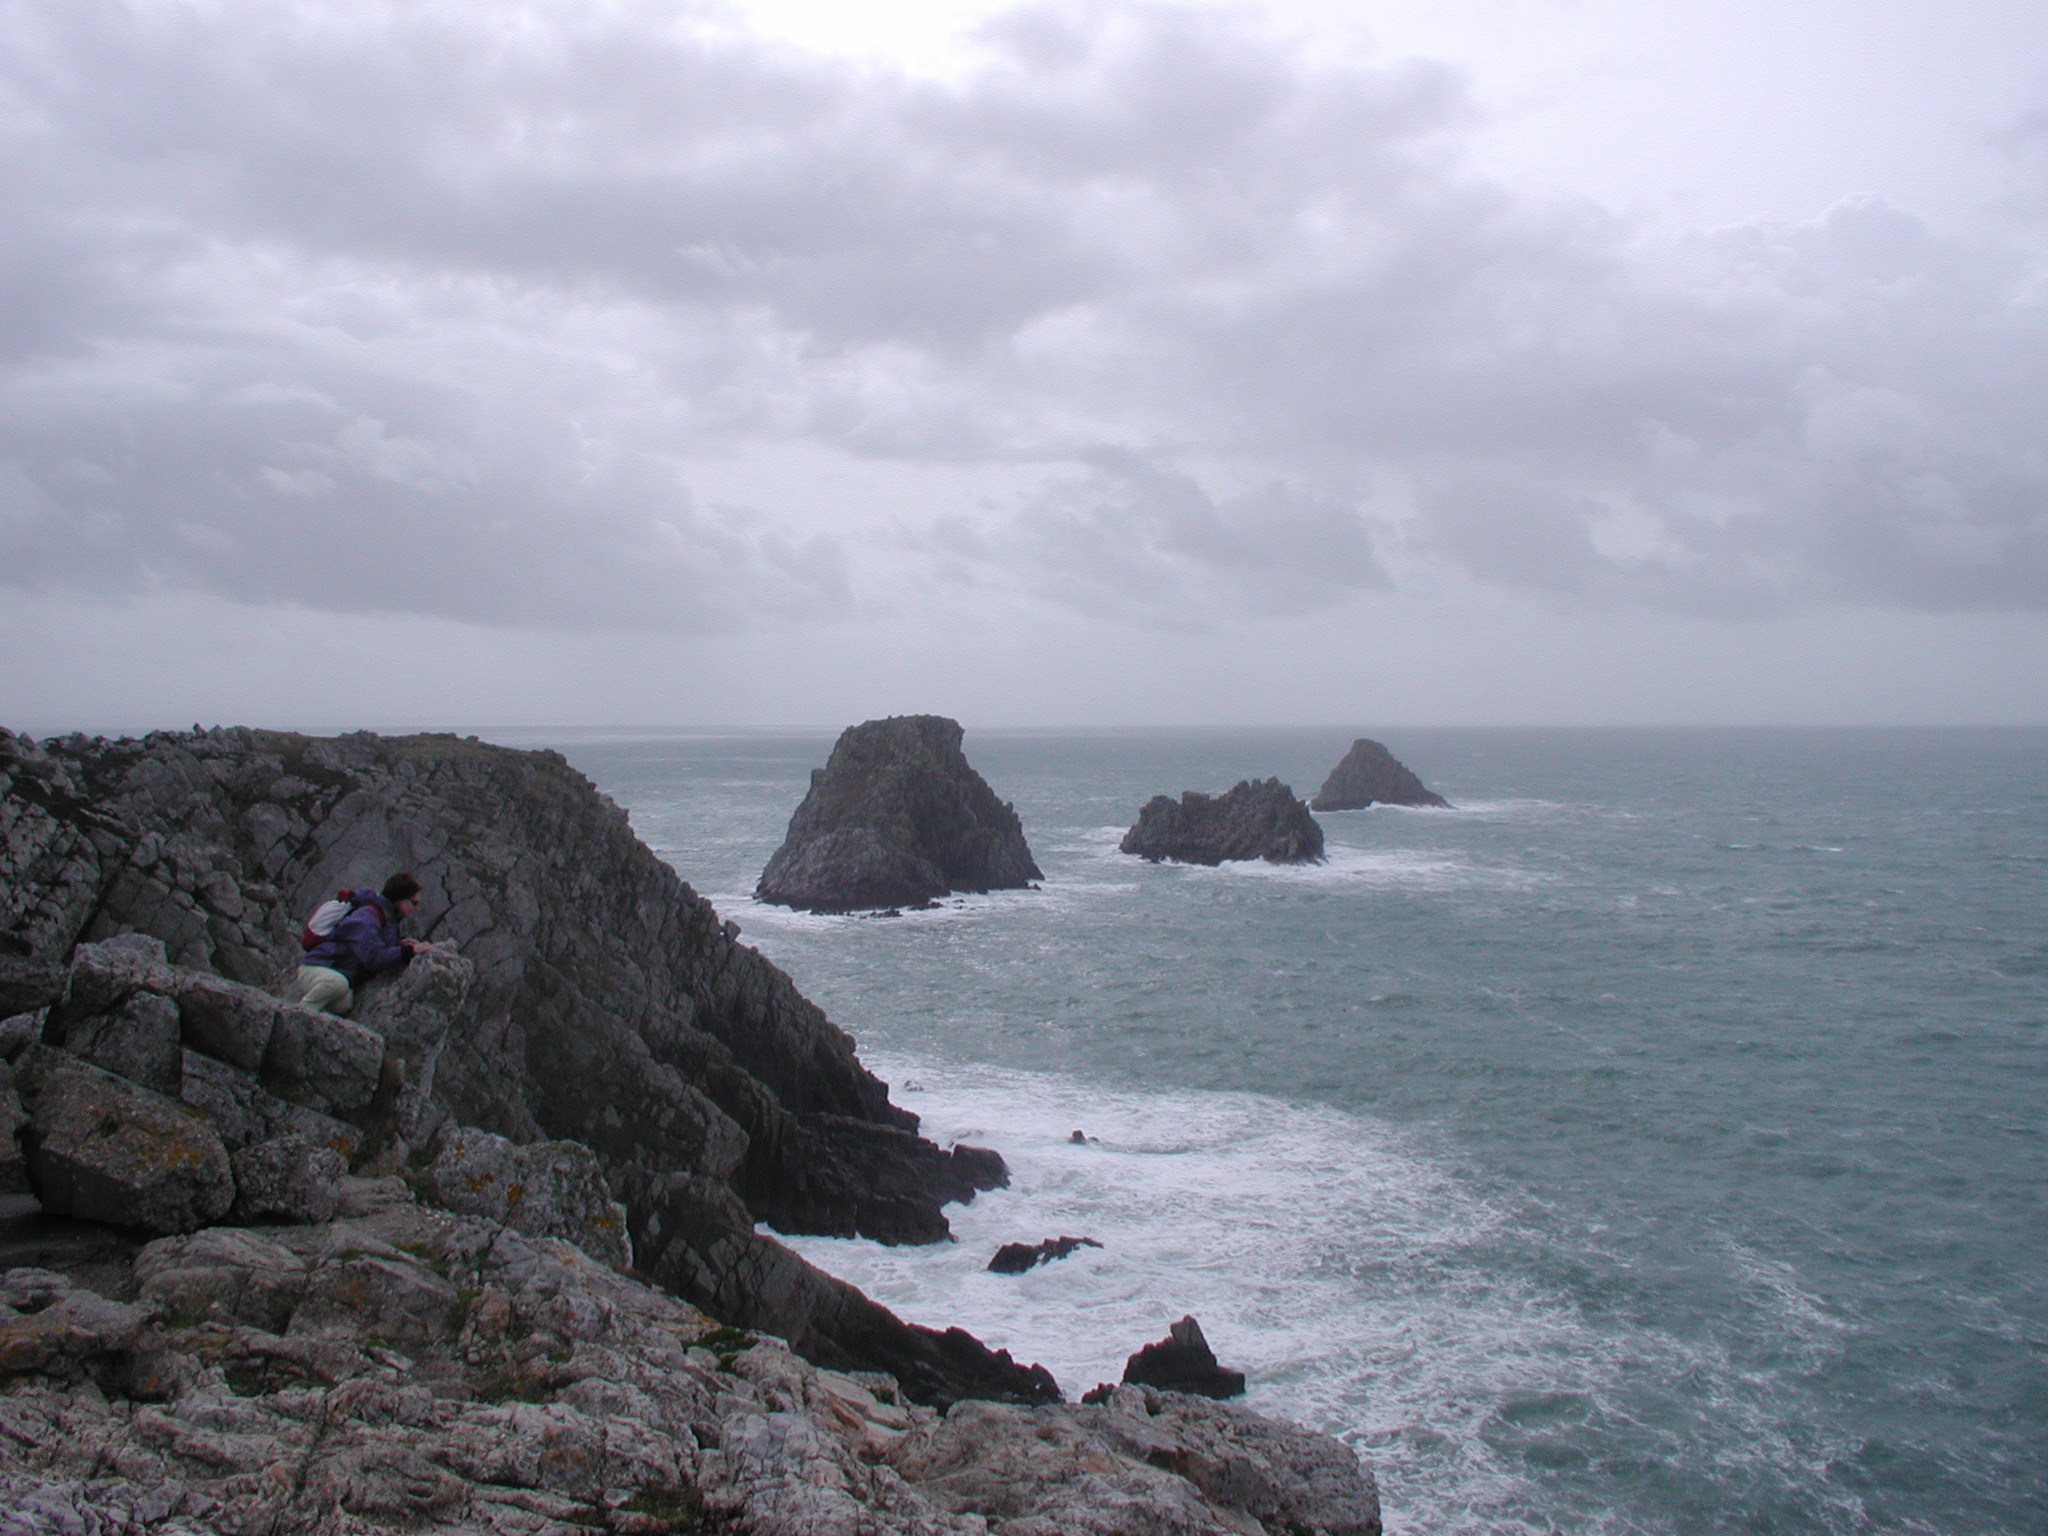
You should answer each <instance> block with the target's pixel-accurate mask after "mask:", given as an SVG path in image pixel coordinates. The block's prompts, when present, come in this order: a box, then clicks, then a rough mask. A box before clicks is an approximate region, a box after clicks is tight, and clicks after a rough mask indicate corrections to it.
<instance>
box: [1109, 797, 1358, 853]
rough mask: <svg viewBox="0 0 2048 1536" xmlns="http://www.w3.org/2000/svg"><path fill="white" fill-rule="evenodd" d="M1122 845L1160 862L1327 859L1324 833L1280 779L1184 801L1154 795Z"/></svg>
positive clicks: (1125, 835)
mask: <svg viewBox="0 0 2048 1536" xmlns="http://www.w3.org/2000/svg"><path fill="white" fill-rule="evenodd" d="M1117 847H1118V850H1119V851H1120V852H1123V853H1134V854H1136V855H1137V856H1138V857H1139V858H1141V859H1149V860H1151V861H1152V862H1153V863H1155V864H1156V863H1158V862H1159V861H1160V860H1161V859H1175V860H1178V861H1180V862H1181V863H1184V864H1221V863H1222V862H1223V861H1224V860H1226V859H1264V860H1266V861H1267V862H1268V863H1270V864H1313V863H1315V862H1316V861H1318V860H1320V859H1321V858H1322V856H1323V829H1322V828H1321V827H1319V826H1317V825H1316V819H1315V817H1313V816H1311V815H1309V813H1308V807H1307V806H1305V805H1303V804H1302V803H1301V802H1300V801H1299V800H1297V799H1295V797H1294V791H1293V790H1292V789H1290V788H1289V787H1288V786H1287V785H1285V784H1282V783H1281V782H1280V781H1279V780H1278V779H1259V780H1256V781H1253V780H1240V781H1239V782H1238V783H1237V784H1236V785H1235V786H1233V787H1232V788H1231V789H1230V790H1229V791H1228V792H1227V793H1225V794H1221V795H1204V794H1200V793H1197V792H1196V791H1194V790H1192V789H1191V790H1188V791H1187V792H1186V793H1184V794H1183V795H1182V796H1181V797H1180V799H1178V800H1173V799H1170V798H1169V797H1167V796H1165V795H1154V796H1153V797H1152V798H1151V800H1149V801H1148V802H1147V803H1146V805H1145V807H1144V809H1143V810H1141V811H1139V812H1138V820H1137V823H1136V824H1135V825H1134V826H1133V827H1132V828H1131V829H1130V831H1128V832H1126V833H1125V834H1124V838H1123V841H1122V842H1121V843H1119V844H1118V845H1117Z"/></svg>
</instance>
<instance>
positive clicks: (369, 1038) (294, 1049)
mask: <svg viewBox="0 0 2048 1536" xmlns="http://www.w3.org/2000/svg"><path fill="white" fill-rule="evenodd" d="M383 1068H384V1040H383V1037H382V1036H381V1035H379V1034H378V1033H377V1032H376V1031H375V1030H372V1029H366V1028H364V1027H363V1026H362V1025H360V1024H357V1023H355V1022H354V1021H353V1020H350V1019H343V1018H337V1017H336V1016H335V1015H333V1014H331V1013H315V1012H314V1011H313V1010H312V1009H310V1008H301V1007H299V1006H298V1005H297V1004H296V1003H285V1004H281V1005H280V1006H279V1008H278V1010H277V1014H276V1022H275V1023H274V1024H273V1025H272V1027H271V1031H270V1043H269V1045H268V1047H267V1048H266V1049H265V1051H264V1053H263V1074H262V1075H263V1084H264V1086H265V1087H267V1088H268V1089H270V1091H271V1092H272V1093H274V1094H276V1095H277V1096H278V1097H279V1098H283V1099H289V1100H290V1101H291V1102H292V1103H294V1104H303V1105H305V1106H306V1107H307V1108H308V1109H317V1110H320V1111H321V1112H323V1113H328V1114H334V1113H341V1114H346V1113H347V1112H348V1111H350V1110H352V1109H361V1108H362V1107H363V1106H364V1105H366V1104H368V1103H369V1102H370V1100H371V1099H373V1098H375V1097H376V1094H377V1085H378V1082H379V1080H380V1078H381V1076H382V1073H383Z"/></svg>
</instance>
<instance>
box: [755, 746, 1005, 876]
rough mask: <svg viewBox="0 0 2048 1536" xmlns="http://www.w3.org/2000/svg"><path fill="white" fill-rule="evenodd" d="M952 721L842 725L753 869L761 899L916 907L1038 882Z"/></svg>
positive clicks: (1001, 805)
mask: <svg viewBox="0 0 2048 1536" xmlns="http://www.w3.org/2000/svg"><path fill="white" fill-rule="evenodd" d="M961 735H962V733H961V730H960V726H959V724H958V722H956V721H952V720H948V719H945V718H943V717H941V716H938V715H894V716H891V717H890V718H888V719H886V720H869V721H867V722H866V723H864V724H862V725H856V726H851V727H849V728H848V729H847V730H846V731H845V732H844V733H843V734H842V735H841V736H840V738H839V740H838V742H837V744H836V745H834V747H833V748H832V755H831V757H830V758H829V759H828V760H827V761H826V764H825V766H824V767H823V768H821V769H818V770H817V771H816V772H814V773H813V774H812V775H811V787H810V792H809V793H808V794H807V795H805V796H804V800H803V804H801V805H800V806H798V807H797V810H796V814H795V815H794V816H792V817H791V818H790V822H789V833H788V836H787V837H786V838H785V839H784V840H783V844H782V846H781V847H780V848H778V849H777V850H776V852H775V856H774V857H773V858H771V859H770V860H769V861H768V867H767V868H766V869H765V870H763V871H762V874H761V881H760V884H759V886H758V887H757V888H756V890H755V892H754V894H755V896H756V897H757V898H758V899H760V900H762V901H769V902H774V903H776V904H777V905H780V906H785V907H797V908H800V909H802V910H804V911H809V912H851V911H858V910H862V909H867V908H888V907H902V906H916V905H918V904H920V903H927V902H930V901H932V900H933V899H934V898H936V897H939V896H945V895H949V894H951V893H952V892H954V891H977V892H979V891H992V890H1006V889H1016V888H1019V887H1023V886H1027V885H1029V884H1030V883H1031V882H1032V881H1034V880H1039V879H1043V878H1044V877H1043V876H1042V875H1041V874H1040V873H1039V869H1038V865H1037V864H1036V863H1035V862H1033V860H1032V857H1031V849H1030V847H1029V846H1028V845H1027V844H1026V843H1025V841H1024V829H1023V827H1022V826H1021V825H1020V824H1019V822H1018V820H1017V813H1016V811H1015V810H1014V809H1012V808H1011V806H1009V805H1008V804H1007V803H1005V802H1003V801H1001V800H998V799H997V798H996V795H995V791H993V790H992V789H990V788H989V787H988V784H987V783H986V782H985V781H984V780H983V779H982V777H981V775H980V774H978V773H976V772H975V771H974V769H973V768H972V767H971V766H970V765H969V764H968V761H967V758H966V756H965V754H963V753H962V752H961V750H960V741H961Z"/></svg>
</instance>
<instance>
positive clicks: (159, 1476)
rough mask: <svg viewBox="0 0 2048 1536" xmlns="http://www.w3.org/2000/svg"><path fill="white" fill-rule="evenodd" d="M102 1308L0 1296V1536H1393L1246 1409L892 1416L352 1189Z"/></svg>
mask: <svg viewBox="0 0 2048 1536" xmlns="http://www.w3.org/2000/svg"><path fill="white" fill-rule="evenodd" d="M338 1206H339V1209H338V1211H337V1212H336V1214H335V1216H334V1217H333V1218H332V1219H331V1220H328V1221H325V1222H321V1223H301V1224H287V1225H282V1226H272V1227H266V1228H263V1229H260V1230H258V1229H234V1228H219V1227H216V1228H209V1229H206V1230H202V1231H199V1232H195V1233H192V1234H189V1235H185V1236H177V1237H167V1238H162V1239H159V1240H157V1241H155V1242H152V1243H150V1244H149V1245H148V1246H146V1247H143V1248H141V1249H140V1251H139V1252H136V1253H134V1254H132V1255H131V1256H129V1257H127V1258H124V1259H123V1260H122V1261H121V1262H120V1263H119V1264H117V1265H111V1266H105V1267H104V1272H103V1273H102V1274H101V1276H100V1277H99V1282H98V1283H99V1289H97V1290H95V1289H93V1288H90V1287H87V1286H84V1285H81V1284H79V1283H77V1282H76V1281H74V1280H73V1279H72V1278H71V1277H69V1276H67V1275H65V1274H62V1273H57V1272H53V1271H50V1270H47V1269H37V1268H16V1269H13V1270H10V1271H7V1272H6V1273H5V1274H4V1275H0V1383H4V1384H0V1528H4V1529H6V1530H8V1531H22V1532H52V1533H55V1532H114V1531H121V1532H144V1531H148V1532H157V1533H162V1536H199V1533H202V1532H209V1533H233V1536H268V1533H275V1532H286V1531H308V1532H323V1533H330V1536H370V1533H377V1532H388V1531H391V1530H410V1531H419V1532H436V1533H446V1536H457V1533H462V1536H576V1533H579V1532H588V1531H592V1530H600V1531H613V1532H619V1533H630V1536H654V1533H686V1532H700V1531H732V1532H740V1531H745V1532H751V1533H753V1536H976V1533H979V1536H1091V1533H1092V1536H1167V1533H1171V1536H1281V1533H1287V1536H1377V1533H1378V1531H1379V1529H1380V1524H1379V1509H1378V1500H1377V1497H1376V1494H1375V1491H1374V1488H1373V1485H1372V1481H1371V1478H1370V1476H1369V1475H1367V1474H1363V1473H1361V1471H1360V1469H1359V1466H1358V1463H1357V1461H1356V1459H1355V1458H1354V1457H1353V1456H1352V1454H1351V1452H1350V1451H1349V1450H1347V1449H1346V1448H1345V1447H1344V1446H1343V1445H1341V1444H1339V1443H1338V1442H1337V1441H1335V1440H1332V1439H1330V1438H1328V1437H1326V1436H1322V1435H1316V1434H1312V1433H1309V1432H1308V1431H1305V1430H1300V1429H1296V1428H1293V1427H1291V1426H1288V1425H1284V1424H1276V1423H1273V1422H1270V1421H1268V1420H1264V1419H1260V1418H1258V1417H1257V1416H1255V1415H1253V1414H1250V1413H1246V1412H1244V1411H1243V1410H1241V1409H1235V1408H1231V1407H1226V1406H1224V1405H1222V1404H1219V1403H1212V1402H1208V1401H1206V1400H1204V1399H1202V1398H1198V1397H1187V1396H1182V1395H1179V1394H1177V1393H1173V1392H1161V1391H1155V1390H1151V1389H1146V1388H1137V1387H1128V1386H1126V1387H1118V1388H1115V1389H1113V1390H1110V1391H1107V1392H1106V1394H1105V1397H1104V1399H1103V1401H1102V1402H1101V1403H1100V1404H1099V1405H1095V1406H1078V1407H1069V1406H1065V1405H1061V1406H1055V1407H1029V1406H1020V1405H1012V1404H1002V1403H991V1402H962V1403H959V1404H956V1405H955V1406H954V1407H953V1408H952V1409H950V1410H949V1411H947V1412H945V1413H943V1414H942V1413H939V1412H937V1411H934V1410H932V1409H929V1408H923V1407H919V1406H916V1405H914V1404H909V1403H906V1402H904V1401H903V1398H902V1393H901V1390H900V1384H899V1383H898V1382H896V1381H894V1380H892V1379H891V1378H889V1377H888V1376H886V1375H881V1374H875V1373H859V1374H849V1373H842V1372H835V1371H829V1370H821V1369H819V1368H817V1367H816V1366H815V1365H813V1364H810V1363H808V1362H806V1361H805V1360H803V1359H802V1358H801V1357H799V1356H797V1355H794V1354H792V1353H791V1352H790V1351H789V1350H788V1349H787V1348H785V1347H784V1346H783V1344H782V1343H781V1341H779V1340H776V1339H772V1338H765V1337H761V1336H758V1335H754V1334H750V1333H748V1332H746V1331H745V1330H742V1329H736V1328H732V1327H727V1326H721V1325H719V1324H717V1323H715V1322H713V1321H712V1319H710V1318H708V1317H706V1316H705V1315H704V1314H703V1313H702V1312H700V1311H699V1310H697V1309H696V1308H694V1307H691V1306H690V1305H688V1304H687V1303H685V1302H682V1301H679V1300H677V1299H676V1298H675V1297H673V1296H670V1295H668V1294H665V1293H664V1292H662V1291H660V1290H657V1289H655V1288H654V1287H651V1286H648V1285H645V1284H643V1283H640V1282H639V1281H637V1280H635V1279H633V1278H632V1277H630V1276H627V1275H622V1274H620V1273H618V1272H616V1271H614V1270H612V1269H609V1268H607V1267H606V1266H604V1265H602V1264H599V1263H598V1262H596V1261H595V1260H593V1259H592V1258H590V1257H589V1256H588V1255H586V1254H585V1253H584V1252H582V1251H581V1250H579V1249H578V1248H576V1247H573V1246H571V1245H570V1244H568V1243H565V1242H562V1241H559V1240H555V1239H549V1238H545V1237H535V1236H531V1235H528V1234H526V1233H524V1232H521V1231H519V1230H517V1229H515V1228H513V1227H511V1226H508V1225H506V1224H504V1223H501V1222H498V1221H495V1220H491V1219H488V1218H483V1217H476V1216H461V1215H455V1214H452V1213H450V1212H446V1211H441V1210H435V1209H431V1208H429V1207H426V1206H423V1205H420V1204H416V1203H414V1201H413V1200H412V1198H411V1196H410V1195H409V1193H408V1191H407V1190H406V1188H405V1186H404V1184H403V1183H402V1182H401V1181H400V1180H398V1179H396V1178H382V1179H367V1178H350V1179H346V1180H344V1181H343V1185H342V1188H341V1189H340V1191H339V1192H338Z"/></svg>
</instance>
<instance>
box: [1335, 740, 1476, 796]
mask: <svg viewBox="0 0 2048 1536" xmlns="http://www.w3.org/2000/svg"><path fill="white" fill-rule="evenodd" d="M1368 805H1430V806H1435V807H1436V808H1438V809H1439V810H1445V811H1447V810H1449V809H1450V808H1451V802H1450V801H1448V800H1446V799H1445V798H1444V797H1443V796H1442V795H1440V794H1438V793H1436V791H1434V790H1432V789H1428V788H1426V787H1425V786H1424V785H1423V782H1422V780H1420V779H1418V778H1417V777H1415V775H1414V774H1413V773H1411V772H1409V770H1408V768H1407V767H1406V766H1405V765H1404V764H1403V763H1402V762H1401V761H1400V760H1399V759H1398V758H1396V757H1395V756H1394V754H1393V753H1391V752H1389V751H1388V750H1387V749H1386V748H1385V747H1383V746H1381V745H1380V744H1379V743H1378V742H1376V741H1373V740H1371V739H1370V738H1368V737H1364V736H1361V737H1359V738H1358V740H1356V741H1354V742H1352V743H1351V750H1350V751H1349V752H1346V753H1345V754H1344V761H1343V762H1341V763H1339V764H1338V765H1337V766H1336V767H1334V768H1332V769H1331V770H1330V776H1329V777H1328V778H1327V779H1325V780H1323V787H1322V788H1321V789H1319V790H1317V791H1316V797H1315V799H1313V800H1311V801H1309V808H1310V809H1311V810H1317V811H1359V810H1363V809H1365V807H1366V806H1368Z"/></svg>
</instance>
